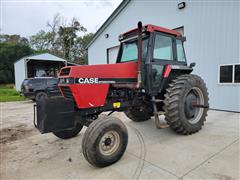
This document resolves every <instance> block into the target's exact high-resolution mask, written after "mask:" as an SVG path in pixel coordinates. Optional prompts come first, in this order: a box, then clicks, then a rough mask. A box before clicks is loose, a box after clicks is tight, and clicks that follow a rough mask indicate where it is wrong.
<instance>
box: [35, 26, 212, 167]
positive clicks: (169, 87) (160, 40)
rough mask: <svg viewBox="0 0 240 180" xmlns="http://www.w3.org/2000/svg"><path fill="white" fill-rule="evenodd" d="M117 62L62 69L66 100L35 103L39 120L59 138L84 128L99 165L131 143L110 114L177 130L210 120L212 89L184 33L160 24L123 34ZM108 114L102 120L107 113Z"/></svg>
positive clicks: (86, 145)
mask: <svg viewBox="0 0 240 180" xmlns="http://www.w3.org/2000/svg"><path fill="white" fill-rule="evenodd" d="M119 40H120V43H121V44H120V50H119V53H118V57H117V62H116V64H104V65H86V66H73V67H71V66H69V67H64V68H62V69H61V72H60V75H59V88H60V90H61V92H62V95H63V96H64V98H54V99H44V100H40V101H38V102H37V104H36V105H35V106H34V107H35V110H34V113H36V114H35V115H36V119H35V115H34V124H35V126H36V127H37V128H38V129H39V130H40V132H41V133H48V132H53V134H54V135H56V136H57V137H59V138H62V139H68V138H71V137H74V136H76V135H77V134H78V133H79V132H80V131H81V129H82V128H83V126H87V127H88V128H87V130H86V132H85V134H84V137H83V140H82V151H83V154H84V156H85V158H86V160H87V161H88V162H89V163H90V164H92V165H94V166H97V167H105V166H108V165H111V164H113V163H115V162H116V161H118V160H119V159H120V158H121V157H122V155H123V154H124V152H125V150H126V147H127V143H128V132H127V128H126V126H125V125H124V124H123V123H122V122H121V120H119V119H118V118H115V117H112V116H110V115H111V114H112V113H113V112H115V111H121V112H124V113H125V114H126V116H127V117H128V118H129V119H131V120H132V121H135V122H142V121H146V120H149V119H150V118H151V117H152V116H154V118H155V124H156V126H157V128H164V127H166V124H162V123H160V121H159V115H165V120H166V122H167V124H168V126H170V128H171V129H173V130H174V131H175V132H177V133H179V134H184V135H189V134H193V133H196V132H198V131H199V130H200V129H201V128H202V126H203V124H204V121H205V120H206V116H207V110H208V107H209V104H208V92H207V88H206V85H205V83H204V81H203V80H202V79H201V78H200V77H199V76H197V75H193V74H191V72H192V70H193V67H194V66H195V63H191V64H190V65H189V66H188V65H187V62H186V57H185V52H184V47H183V42H184V41H185V37H183V36H182V35H181V34H180V33H179V32H177V31H175V30H170V29H166V28H162V27H158V26H154V25H145V26H142V23H141V22H139V23H138V28H136V29H133V30H130V31H128V32H126V33H124V34H121V35H120V36H119ZM106 111H107V112H109V114H108V115H106V116H102V117H100V118H98V116H99V115H100V114H101V113H102V112H106Z"/></svg>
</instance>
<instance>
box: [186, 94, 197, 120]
mask: <svg viewBox="0 0 240 180" xmlns="http://www.w3.org/2000/svg"><path fill="white" fill-rule="evenodd" d="M196 101H197V97H196V95H195V94H194V93H189V94H188V95H187V97H186V101H185V106H184V110H185V114H186V116H187V118H193V117H194V115H195V113H196V109H197V108H196V107H194V106H193V103H194V102H196Z"/></svg>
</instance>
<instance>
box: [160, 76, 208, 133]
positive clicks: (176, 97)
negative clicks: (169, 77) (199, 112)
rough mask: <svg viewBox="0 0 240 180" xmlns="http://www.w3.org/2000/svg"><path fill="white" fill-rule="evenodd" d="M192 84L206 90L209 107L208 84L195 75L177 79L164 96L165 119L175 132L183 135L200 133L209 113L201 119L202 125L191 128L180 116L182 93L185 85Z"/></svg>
mask: <svg viewBox="0 0 240 180" xmlns="http://www.w3.org/2000/svg"><path fill="white" fill-rule="evenodd" d="M191 82H198V83H199V84H200V86H201V88H202V89H203V90H204V91H203V93H205V96H206V97H207V105H208V100H209V98H208V92H207V88H206V84H205V83H204V81H203V80H202V78H201V77H199V76H197V75H193V74H186V75H181V76H179V77H177V78H176V79H175V80H173V81H172V82H171V83H170V84H169V87H168V88H167V89H166V94H165V95H164V97H165V99H164V106H163V109H164V111H165V117H166V118H165V119H166V121H167V123H168V124H169V125H170V127H171V128H172V129H173V130H174V131H175V132H177V133H179V134H183V135H189V134H193V133H196V132H198V131H199V130H200V129H201V128H202V126H203V125H204V121H206V116H207V111H205V114H204V115H203V117H202V119H201V124H200V125H199V124H198V125H191V126H190V125H187V124H186V123H185V122H184V121H183V120H182V119H181V117H180V115H179V101H180V100H181V93H182V92H183V91H184V89H185V84H188V83H191Z"/></svg>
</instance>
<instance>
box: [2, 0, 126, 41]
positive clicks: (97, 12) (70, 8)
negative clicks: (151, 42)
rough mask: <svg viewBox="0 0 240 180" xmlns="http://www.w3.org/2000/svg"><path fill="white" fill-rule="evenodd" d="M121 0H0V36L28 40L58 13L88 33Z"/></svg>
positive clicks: (92, 30) (93, 29) (95, 28)
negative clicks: (18, 37)
mask: <svg viewBox="0 0 240 180" xmlns="http://www.w3.org/2000/svg"><path fill="white" fill-rule="evenodd" d="M121 1H122V0H98V1H95V0H94V1H91V0H0V20H1V21H0V33H1V34H20V35H21V36H24V37H30V36H31V35H34V34H36V33H37V32H38V31H40V30H41V29H43V30H48V27H47V26H46V25H47V22H48V21H50V22H51V20H52V19H53V17H54V15H56V14H57V13H59V14H60V15H61V16H62V17H64V20H65V21H66V22H70V20H71V19H72V18H73V17H76V18H77V19H78V20H79V21H80V23H81V24H82V25H83V26H84V27H85V28H87V30H88V32H96V30H97V29H98V28H99V27H100V26H101V25H102V24H103V23H104V22H105V20H106V19H107V18H108V17H109V16H110V15H111V13H112V12H113V11H114V9H116V7H117V6H118V5H119V4H120V3H121Z"/></svg>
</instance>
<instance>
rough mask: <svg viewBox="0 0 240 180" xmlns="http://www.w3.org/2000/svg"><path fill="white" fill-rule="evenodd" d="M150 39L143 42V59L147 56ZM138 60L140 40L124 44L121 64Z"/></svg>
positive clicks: (144, 39)
mask: <svg viewBox="0 0 240 180" xmlns="http://www.w3.org/2000/svg"><path fill="white" fill-rule="evenodd" d="M147 47H148V37H146V38H143V40H142V58H143V59H145V58H146V56H147V49H148V48H147ZM137 59H138V40H137V39H135V40H133V41H127V42H123V43H122V53H121V57H120V62H127V61H135V60H137Z"/></svg>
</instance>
